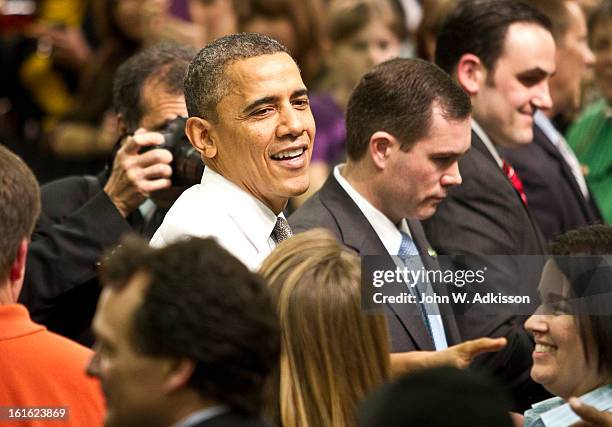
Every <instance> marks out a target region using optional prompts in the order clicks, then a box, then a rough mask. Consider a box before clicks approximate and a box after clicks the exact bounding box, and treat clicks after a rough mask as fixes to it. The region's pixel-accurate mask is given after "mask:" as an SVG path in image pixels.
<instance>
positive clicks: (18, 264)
mask: <svg viewBox="0 0 612 427" xmlns="http://www.w3.org/2000/svg"><path fill="white" fill-rule="evenodd" d="M29 244H30V242H29V240H28V239H27V238H25V237H24V238H23V239H22V240H21V243H20V244H19V247H18V248H17V253H16V254H15V259H14V260H13V264H12V265H11V270H10V272H9V280H10V286H11V292H12V293H13V297H14V299H15V302H16V301H17V298H18V297H19V293H20V292H21V287H22V286H23V276H24V274H25V266H26V258H27V257H28V246H29Z"/></svg>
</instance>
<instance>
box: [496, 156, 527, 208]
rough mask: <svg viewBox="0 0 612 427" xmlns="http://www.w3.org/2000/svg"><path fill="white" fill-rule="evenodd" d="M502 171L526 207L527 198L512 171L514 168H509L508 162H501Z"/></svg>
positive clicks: (519, 180) (521, 184) (518, 179)
mask: <svg viewBox="0 0 612 427" xmlns="http://www.w3.org/2000/svg"><path fill="white" fill-rule="evenodd" d="M502 170H503V171H504V173H505V174H506V176H507V177H508V179H509V180H510V184H512V186H513V187H514V189H515V190H516V192H517V193H518V195H519V196H520V197H521V200H522V201H523V204H524V205H525V206H527V196H526V195H525V191H524V190H523V182H522V181H521V179H520V178H519V176H518V175H517V174H516V172H515V171H514V168H513V167H512V166H510V164H509V163H508V162H506V161H505V160H502Z"/></svg>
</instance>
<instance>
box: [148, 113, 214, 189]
mask: <svg viewBox="0 0 612 427" xmlns="http://www.w3.org/2000/svg"><path fill="white" fill-rule="evenodd" d="M186 123H187V118H185V117H177V118H176V119H174V120H172V121H171V122H169V123H168V125H167V126H166V127H165V128H164V129H163V130H161V131H160V133H161V134H162V135H163V136H164V143H163V144H161V145H157V146H154V147H150V148H151V149H153V148H165V149H166V150H168V151H170V152H171V153H172V157H173V159H172V163H171V164H170V166H171V167H172V186H173V187H189V186H192V185H194V184H199V183H200V181H201V180H202V174H203V173H204V164H203V163H202V158H201V157H200V153H199V152H198V151H197V150H196V149H195V148H193V146H192V145H191V143H190V142H189V139H187V135H185V124H186Z"/></svg>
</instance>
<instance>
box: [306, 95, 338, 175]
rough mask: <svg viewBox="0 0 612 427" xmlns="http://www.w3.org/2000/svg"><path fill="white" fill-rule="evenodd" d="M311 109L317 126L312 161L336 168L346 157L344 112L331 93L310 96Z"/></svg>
mask: <svg viewBox="0 0 612 427" xmlns="http://www.w3.org/2000/svg"><path fill="white" fill-rule="evenodd" d="M310 109H311V110H312V115H313V116H314V119H315V123H316V125H317V132H316V134H315V140H314V148H313V151H312V161H322V162H325V163H327V164H328V165H329V166H334V165H335V164H336V163H339V162H340V161H342V160H343V158H344V156H345V147H346V122H345V120H344V112H343V111H342V109H341V108H340V107H339V106H338V104H336V101H334V99H333V98H332V97H331V95H330V94H329V93H314V94H312V95H310Z"/></svg>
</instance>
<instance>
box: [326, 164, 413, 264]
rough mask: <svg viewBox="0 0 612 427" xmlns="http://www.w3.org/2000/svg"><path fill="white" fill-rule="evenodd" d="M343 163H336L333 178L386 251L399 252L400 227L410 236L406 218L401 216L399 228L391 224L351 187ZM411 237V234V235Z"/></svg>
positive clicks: (392, 253) (394, 253)
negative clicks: (343, 169)
mask: <svg viewBox="0 0 612 427" xmlns="http://www.w3.org/2000/svg"><path fill="white" fill-rule="evenodd" d="M343 167H344V164H341V165H337V166H336V167H335V168H334V178H336V181H338V184H340V186H341V187H342V188H343V189H344V191H346V192H347V194H348V195H349V197H350V198H351V199H352V200H353V202H355V204H356V205H357V207H358V208H359V210H360V211H361V212H362V213H363V215H364V216H365V217H366V219H367V220H368V222H369V223H370V225H371V226H372V228H373V229H374V231H375V232H376V234H377V235H378V238H379V239H380V241H381V242H382V244H383V245H384V246H385V249H386V250H387V252H388V253H389V254H391V255H397V253H398V252H399V248H400V245H401V244H402V234H401V233H400V232H399V229H401V230H402V231H403V232H404V233H406V234H408V235H409V236H410V229H409V228H408V224H407V223H406V220H405V219H404V218H402V221H401V222H400V225H399V229H398V226H397V225H395V224H393V223H392V222H391V220H389V218H387V216H386V215H385V214H384V213H382V212H381V211H379V210H378V209H376V208H375V207H374V206H373V205H372V204H371V203H370V202H368V201H367V200H366V199H365V198H364V197H363V196H362V195H361V194H359V192H357V190H355V189H354V188H353V186H352V185H351V184H349V182H348V181H347V180H346V178H344V177H343V176H342V173H341V168H343ZM411 237H412V236H411Z"/></svg>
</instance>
